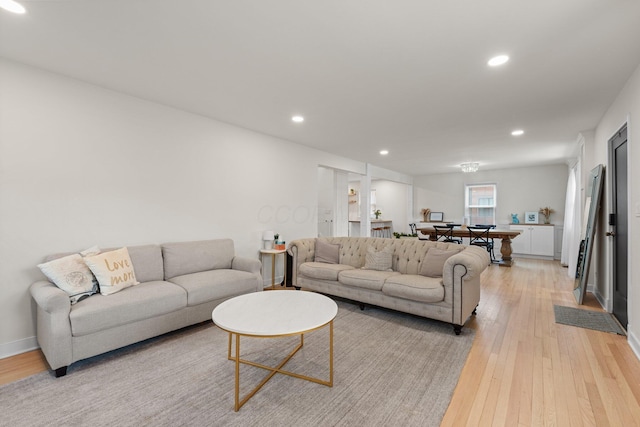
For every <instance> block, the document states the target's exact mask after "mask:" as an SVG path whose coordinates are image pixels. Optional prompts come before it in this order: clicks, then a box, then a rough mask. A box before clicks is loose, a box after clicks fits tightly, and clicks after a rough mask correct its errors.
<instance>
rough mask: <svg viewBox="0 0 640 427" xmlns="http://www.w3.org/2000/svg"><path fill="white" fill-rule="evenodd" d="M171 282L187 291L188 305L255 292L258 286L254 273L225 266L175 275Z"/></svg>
mask: <svg viewBox="0 0 640 427" xmlns="http://www.w3.org/2000/svg"><path fill="white" fill-rule="evenodd" d="M171 282H172V283H175V284H176V285H178V286H180V287H182V288H183V289H184V290H185V291H186V292H187V305H188V306H194V305H198V304H202V303H205V302H209V301H214V300H217V299H220V298H229V297H233V296H236V295H242V294H246V293H249V292H255V291H256V288H257V285H256V276H255V275H254V274H252V273H247V272H246V271H238V270H230V269H224V268H222V269H217V270H209V271H201V272H199V273H193V274H186V275H184V276H178V277H174V278H172V279H171Z"/></svg>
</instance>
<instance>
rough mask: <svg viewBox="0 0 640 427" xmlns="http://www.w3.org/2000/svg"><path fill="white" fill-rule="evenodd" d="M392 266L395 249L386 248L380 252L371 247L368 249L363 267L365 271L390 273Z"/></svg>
mask: <svg viewBox="0 0 640 427" xmlns="http://www.w3.org/2000/svg"><path fill="white" fill-rule="evenodd" d="M392 265H393V248H391V247H386V248H383V249H382V250H381V251H379V252H378V251H376V250H375V248H372V247H371V246H369V247H368V248H367V255H366V257H365V262H364V267H363V268H364V269H365V270H378V271H389V270H391V266H392Z"/></svg>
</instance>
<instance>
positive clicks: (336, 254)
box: [314, 239, 340, 264]
mask: <svg viewBox="0 0 640 427" xmlns="http://www.w3.org/2000/svg"><path fill="white" fill-rule="evenodd" d="M314 261H315V262H325V263H327V264H338V263H340V245H339V244H337V243H336V244H333V243H329V242H327V241H326V240H323V239H318V240H316V246H315V258H314Z"/></svg>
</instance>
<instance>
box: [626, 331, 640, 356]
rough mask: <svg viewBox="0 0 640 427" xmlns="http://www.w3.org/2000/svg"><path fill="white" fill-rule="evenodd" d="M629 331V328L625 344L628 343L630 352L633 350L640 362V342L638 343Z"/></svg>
mask: <svg viewBox="0 0 640 427" xmlns="http://www.w3.org/2000/svg"><path fill="white" fill-rule="evenodd" d="M627 327H628V326H627ZM630 329H631V328H629V329H627V342H628V343H629V346H630V347H631V350H633V352H634V353H635V355H636V357H637V358H638V360H640V341H638V337H637V336H636V334H634V333H633V331H631V330H630Z"/></svg>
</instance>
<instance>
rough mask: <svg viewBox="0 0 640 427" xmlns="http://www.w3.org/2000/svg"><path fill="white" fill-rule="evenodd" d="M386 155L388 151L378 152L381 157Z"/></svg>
mask: <svg viewBox="0 0 640 427" xmlns="http://www.w3.org/2000/svg"><path fill="white" fill-rule="evenodd" d="M387 154H389V150H380V155H381V156H386V155H387Z"/></svg>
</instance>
